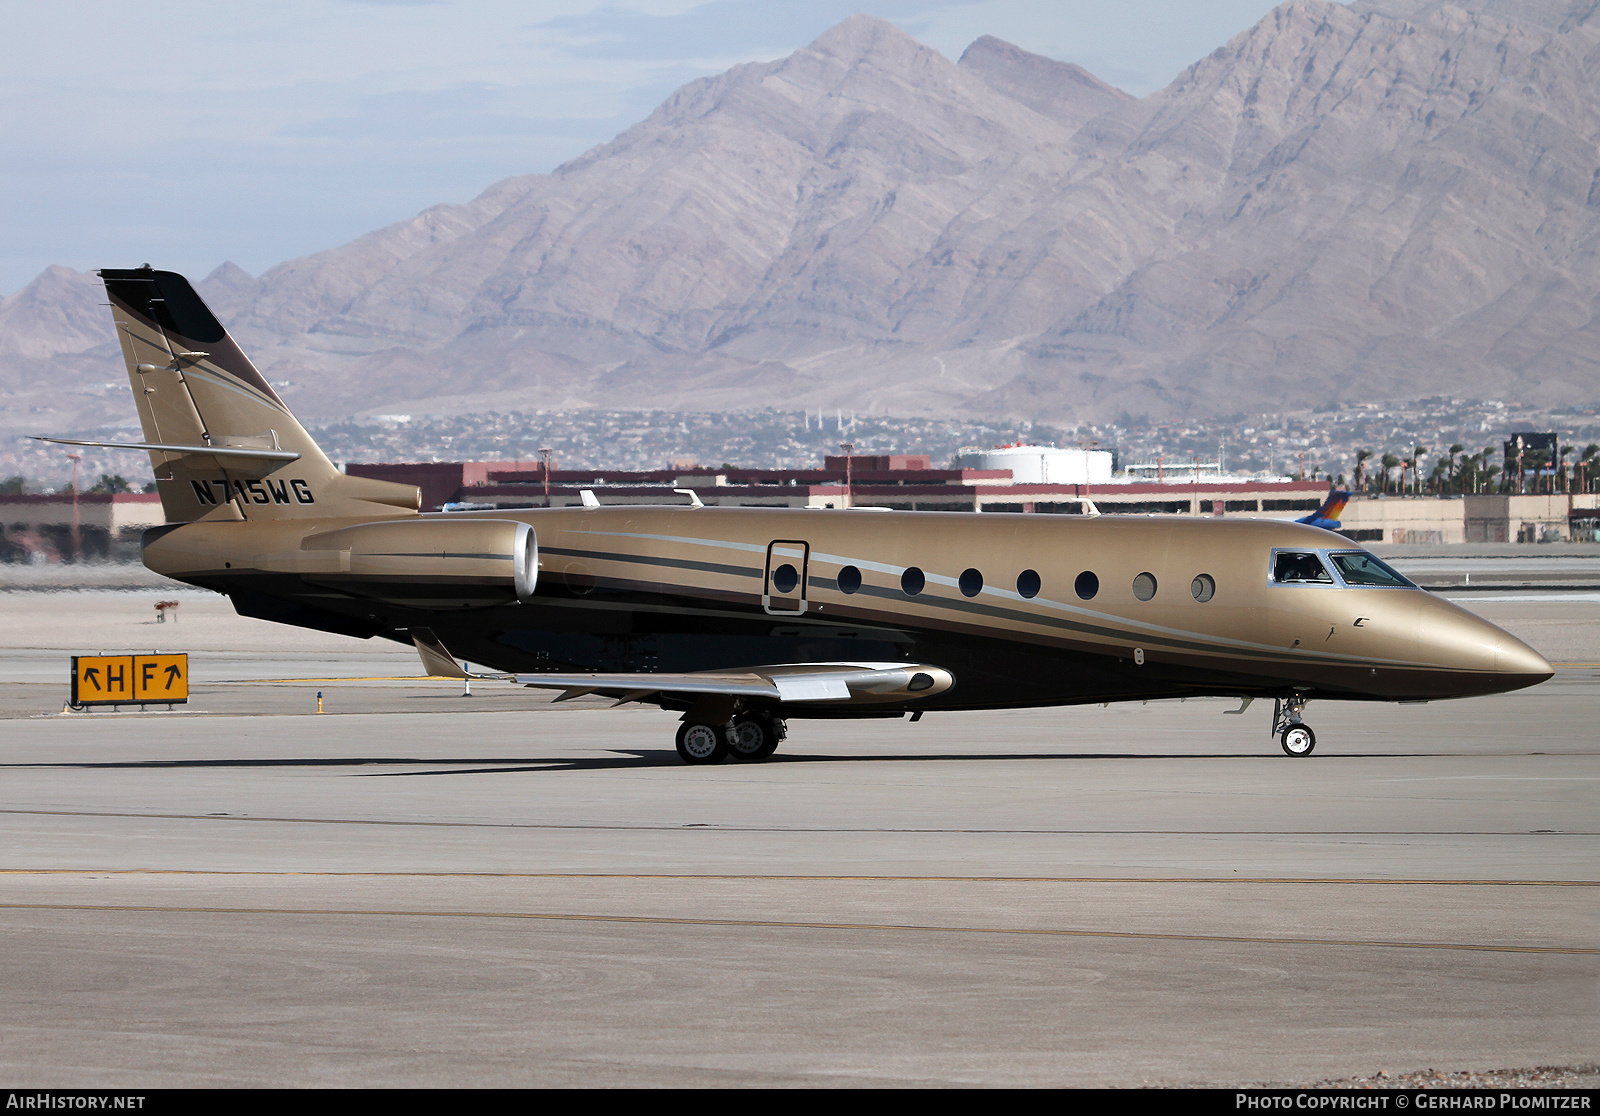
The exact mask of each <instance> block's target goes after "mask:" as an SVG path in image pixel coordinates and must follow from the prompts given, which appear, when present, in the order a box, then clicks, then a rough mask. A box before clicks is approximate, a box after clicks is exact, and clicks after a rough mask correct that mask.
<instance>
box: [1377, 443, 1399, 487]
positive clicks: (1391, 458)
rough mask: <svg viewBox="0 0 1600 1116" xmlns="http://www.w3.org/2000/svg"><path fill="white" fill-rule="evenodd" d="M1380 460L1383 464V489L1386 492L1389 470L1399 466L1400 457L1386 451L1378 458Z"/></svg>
mask: <svg viewBox="0 0 1600 1116" xmlns="http://www.w3.org/2000/svg"><path fill="white" fill-rule="evenodd" d="M1380 462H1381V464H1382V465H1383V491H1384V492H1385V493H1387V492H1388V491H1389V471H1390V470H1391V469H1398V468H1399V467H1400V459H1399V458H1398V457H1396V456H1395V455H1394V454H1392V453H1386V454H1384V455H1383V457H1382V458H1381V459H1380Z"/></svg>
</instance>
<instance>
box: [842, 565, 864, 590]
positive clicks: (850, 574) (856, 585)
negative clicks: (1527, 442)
mask: <svg viewBox="0 0 1600 1116" xmlns="http://www.w3.org/2000/svg"><path fill="white" fill-rule="evenodd" d="M860 588H861V571H860V570H858V569H856V568H855V567H854V566H845V567H843V568H842V569H841V570H840V571H839V592H841V593H854V592H855V591H856V590H857V589H860Z"/></svg>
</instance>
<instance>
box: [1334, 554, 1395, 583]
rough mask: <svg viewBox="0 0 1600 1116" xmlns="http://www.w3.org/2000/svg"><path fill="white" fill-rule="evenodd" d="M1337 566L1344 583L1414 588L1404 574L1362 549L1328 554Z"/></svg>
mask: <svg viewBox="0 0 1600 1116" xmlns="http://www.w3.org/2000/svg"><path fill="white" fill-rule="evenodd" d="M1328 557H1330V558H1332V559H1333V564H1334V565H1335V566H1338V567H1339V576H1340V577H1342V578H1344V583H1345V584H1346V585H1353V586H1356V587H1358V588H1359V587H1361V586H1379V587H1381V588H1385V589H1415V588H1416V585H1415V584H1414V583H1413V582H1411V581H1410V580H1409V579H1408V578H1406V577H1405V575H1403V574H1400V573H1397V572H1396V571H1395V570H1394V568H1393V567H1391V566H1388V565H1386V564H1385V563H1383V562H1382V561H1380V560H1379V559H1378V558H1376V557H1374V556H1373V555H1371V554H1368V553H1367V552H1366V551H1364V550H1346V551H1335V552H1334V553H1332V554H1330V555H1328Z"/></svg>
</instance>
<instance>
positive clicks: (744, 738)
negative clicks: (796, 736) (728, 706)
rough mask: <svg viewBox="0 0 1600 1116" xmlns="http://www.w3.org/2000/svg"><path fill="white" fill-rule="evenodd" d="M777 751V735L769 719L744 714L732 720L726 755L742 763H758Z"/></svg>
mask: <svg viewBox="0 0 1600 1116" xmlns="http://www.w3.org/2000/svg"><path fill="white" fill-rule="evenodd" d="M777 750H778V733H777V729H776V728H775V726H774V725H773V723H772V721H771V719H770V718H767V717H762V716H759V715H757V716H752V715H749V714H746V715H745V716H743V717H736V718H734V722H733V739H732V740H731V741H729V743H728V754H729V755H730V756H732V757H733V758H734V759H736V760H739V761H741V762H743V763H760V762H761V761H762V760H764V759H766V758H767V757H768V756H770V755H772V753H773V752H775V751H777Z"/></svg>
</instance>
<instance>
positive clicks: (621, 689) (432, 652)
mask: <svg viewBox="0 0 1600 1116" xmlns="http://www.w3.org/2000/svg"><path fill="white" fill-rule="evenodd" d="M411 640H412V642H413V643H414V644H416V647H417V653H418V654H419V655H420V656H421V657H422V664H423V666H424V667H425V668H426V669H427V671H428V673H429V674H431V675H434V676H436V677H443V678H481V679H486V680H492V679H498V680H503V681H506V682H514V683H516V684H518V685H521V686H534V687H538V688H541V689H548V690H562V691H564V692H563V693H562V694H561V696H560V697H558V698H557V699H556V700H557V701H565V700H566V699H568V698H574V697H581V696H583V695H584V694H593V693H600V694H606V695H609V696H616V697H620V698H621V699H622V700H624V701H638V700H640V699H641V698H645V697H650V696H653V695H655V694H721V695H724V696H727V697H735V698H739V697H743V698H757V699H763V700H767V701H780V702H800V701H836V702H859V703H876V702H882V701H886V700H895V699H905V698H919V697H931V696H933V695H934V694H940V693H943V692H944V691H945V690H948V689H949V688H950V687H951V686H952V685H954V684H955V678H954V676H953V675H951V673H950V672H949V671H947V670H945V669H944V668H942V667H936V666H927V665H924V664H920V663H775V664H768V665H764V666H756V667H750V668H748V669H734V670H708V671H694V672H691V673H686V674H661V673H623V674H604V673H590V672H582V673H545V672H543V671H541V672H539V673H535V674H472V673H469V672H468V671H466V670H464V669H462V667H461V665H460V664H459V663H457V662H456V660H455V656H453V655H451V654H450V652H449V651H448V650H447V649H446V648H445V646H444V644H442V643H440V642H439V640H438V639H437V637H435V636H434V634H433V632H432V631H430V630H428V629H426V628H413V629H411Z"/></svg>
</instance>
